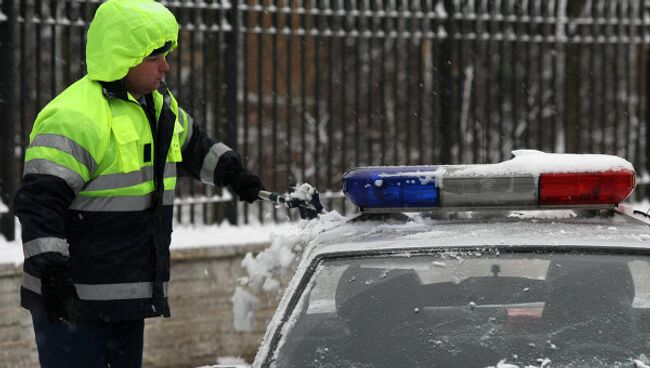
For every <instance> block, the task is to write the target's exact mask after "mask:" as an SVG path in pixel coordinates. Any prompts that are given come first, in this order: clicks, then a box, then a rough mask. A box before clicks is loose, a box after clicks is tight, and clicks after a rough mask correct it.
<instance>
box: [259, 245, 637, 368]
mask: <svg viewBox="0 0 650 368" xmlns="http://www.w3.org/2000/svg"><path fill="white" fill-rule="evenodd" d="M649 322H650V257H648V256H644V255H614V254H611V253H589V254H575V253H573V254H569V253H552V254H549V253H541V254H540V253H534V252H531V253H508V252H503V251H502V252H487V253H486V252H477V251H472V252H463V251H455V252H443V253H435V254H431V253H428V254H408V255H405V254H395V255H386V254H383V255H380V256H375V257H372V256H368V257H349V258H337V259H329V260H328V259H325V260H322V261H321V262H320V263H319V264H318V267H317V268H316V269H315V271H314V273H313V275H312V278H311V281H310V282H309V284H308V285H307V287H306V289H305V291H304V292H303V294H302V296H301V299H300V301H299V303H298V304H297V306H296V308H295V309H294V310H293V312H292V316H291V317H290V319H289V322H288V323H287V324H286V325H285V326H284V328H283V330H282V335H283V336H282V338H281V340H280V342H279V343H278V346H277V348H276V352H275V355H274V360H273V361H274V364H272V365H275V366H278V367H447V368H453V367H459V368H461V367H462V368H468V367H500V366H506V367H513V366H519V367H522V368H523V367H540V366H541V367H615V366H620V367H627V366H631V367H635V366H636V365H635V364H640V362H645V363H647V358H646V355H648V356H650V354H648V353H650V349H649V348H648V346H649V345H648V344H647V341H650V340H649V339H648V338H649V337H650V323H649ZM635 360H636V361H637V362H635ZM641 366H644V365H641Z"/></svg>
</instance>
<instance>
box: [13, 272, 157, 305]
mask: <svg viewBox="0 0 650 368" xmlns="http://www.w3.org/2000/svg"><path fill="white" fill-rule="evenodd" d="M21 285H22V287H24V288H25V289H27V290H31V291H33V292H35V293H36V294H41V279H39V278H38V277H35V276H32V275H30V274H28V273H27V272H23V278H22V283H21ZM74 286H75V288H76V289H77V294H78V295H79V299H82V300H124V299H146V298H151V296H152V295H153V283H152V282H131V283H123V284H96V285H93V284H74ZM168 289H169V283H168V282H163V295H164V296H165V297H166V296H167V290H168Z"/></svg>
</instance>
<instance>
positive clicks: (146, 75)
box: [125, 54, 169, 98]
mask: <svg viewBox="0 0 650 368" xmlns="http://www.w3.org/2000/svg"><path fill="white" fill-rule="evenodd" d="M167 71H169V64H167V61H166V60H165V54H158V55H153V56H149V57H146V58H144V60H142V62H141V63H140V64H138V65H136V66H134V67H133V68H131V69H129V72H128V73H127V74H126V78H125V83H126V89H127V90H128V91H129V92H131V94H132V95H133V97H135V98H140V96H143V95H146V94H148V93H151V92H153V91H154V90H156V89H158V87H160V82H161V81H162V80H163V78H164V76H165V73H167Z"/></svg>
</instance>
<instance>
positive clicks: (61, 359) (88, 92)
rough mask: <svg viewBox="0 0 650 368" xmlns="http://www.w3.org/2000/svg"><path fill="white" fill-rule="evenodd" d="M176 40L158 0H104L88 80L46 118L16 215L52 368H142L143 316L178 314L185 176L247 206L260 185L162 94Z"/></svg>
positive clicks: (89, 52)
mask: <svg viewBox="0 0 650 368" xmlns="http://www.w3.org/2000/svg"><path fill="white" fill-rule="evenodd" d="M177 35H178V25H177V23H176V19H175V18H174V16H173V14H172V13H171V12H170V11H169V10H168V9H166V8H165V7H164V6H163V5H161V4H159V3H157V2H155V1H153V0H108V1H106V2H105V3H103V4H102V5H101V6H100V7H99V8H98V10H97V13H96V14H95V18H94V19H93V21H92V23H91V25H90V28H89V30H88V35H87V36H88V37H87V45H86V62H87V68H88V74H87V75H86V76H85V77H83V78H82V79H80V80H79V81H77V82H75V83H74V84H72V85H71V86H70V87H68V88H67V89H66V90H65V91H63V92H62V93H61V94H60V95H58V96H57V97H56V98H55V99H54V100H52V101H51V102H50V103H49V104H48V105H47V106H46V107H45V108H44V109H43V110H42V111H41V112H40V113H39V115H38V117H37V118H36V122H35V123H34V128H33V130H32V133H31V136H30V145H29V147H28V149H27V151H26V156H25V170H24V178H23V179H24V180H23V185H22V187H21V188H20V189H19V191H18V193H17V194H16V198H15V208H16V215H17V216H18V217H19V219H20V222H21V225H22V228H23V233H22V236H23V249H24V254H25V262H24V274H23V280H22V287H21V304H22V306H23V307H25V308H27V309H29V310H30V312H31V314H32V320H33V323H34V331H35V335H36V343H37V346H38V352H39V360H40V363H41V366H42V367H84V368H89V367H108V366H110V367H120V368H125V367H126V368H128V367H140V366H141V364H142V347H143V327H144V319H145V318H148V317H155V316H165V317H168V316H169V315H170V311H169V305H168V303H167V282H168V281H169V244H170V239H171V226H172V215H173V206H172V204H173V200H174V188H175V186H176V172H177V169H178V170H179V171H181V172H183V173H186V174H188V175H191V176H193V177H195V178H197V179H200V180H201V181H203V182H205V183H208V184H213V185H217V186H226V185H229V186H230V187H231V188H232V189H233V191H234V192H235V193H236V194H238V195H239V197H240V199H242V200H245V201H248V202H252V201H255V200H256V199H257V193H258V192H259V191H260V190H261V189H263V185H262V183H261V182H260V180H259V178H258V177H257V176H255V175H253V174H251V173H249V172H248V171H247V170H246V169H245V168H244V167H243V166H242V164H241V161H240V158H239V155H238V154H237V153H235V152H234V151H232V150H231V149H230V148H228V147H227V146H226V145H224V144H223V143H219V142H217V141H215V140H213V139H211V138H209V137H208V136H206V134H205V133H204V132H202V131H201V130H200V129H199V128H198V125H196V124H194V123H193V121H192V118H191V117H190V116H188V114H187V113H186V112H184V111H183V110H182V109H181V108H179V107H178V105H177V102H176V100H175V99H174V97H173V96H172V95H171V93H170V92H169V90H168V89H167V87H166V86H165V84H164V82H163V77H164V76H165V73H166V72H167V71H168V70H169V65H168V64H167V62H166V61H165V55H166V54H167V53H169V52H170V51H172V50H173V49H174V48H175V47H176V42H177Z"/></svg>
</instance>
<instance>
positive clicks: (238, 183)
mask: <svg viewBox="0 0 650 368" xmlns="http://www.w3.org/2000/svg"><path fill="white" fill-rule="evenodd" d="M230 187H231V188H232V190H233V191H234V192H235V193H236V194H237V195H238V196H239V200H240V201H246V202H248V203H253V202H255V201H256V200H257V199H258V197H257V193H259V191H260V190H264V185H263V184H262V181H261V180H260V178H259V177H257V175H253V174H251V173H250V172H249V171H248V170H246V169H243V170H241V171H240V172H238V173H236V174H234V175H233V177H232V179H231V181H230Z"/></svg>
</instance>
